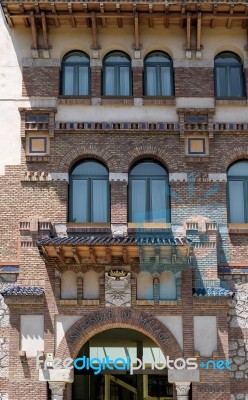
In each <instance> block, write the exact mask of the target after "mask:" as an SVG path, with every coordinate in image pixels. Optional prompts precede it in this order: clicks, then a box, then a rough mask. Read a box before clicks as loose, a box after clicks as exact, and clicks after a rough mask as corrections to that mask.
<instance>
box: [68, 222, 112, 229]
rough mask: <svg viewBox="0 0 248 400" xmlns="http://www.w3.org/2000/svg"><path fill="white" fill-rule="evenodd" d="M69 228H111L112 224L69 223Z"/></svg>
mask: <svg viewBox="0 0 248 400" xmlns="http://www.w3.org/2000/svg"><path fill="white" fill-rule="evenodd" d="M66 226H67V228H110V222H97V223H96V222H85V223H83V222H67V224H66Z"/></svg>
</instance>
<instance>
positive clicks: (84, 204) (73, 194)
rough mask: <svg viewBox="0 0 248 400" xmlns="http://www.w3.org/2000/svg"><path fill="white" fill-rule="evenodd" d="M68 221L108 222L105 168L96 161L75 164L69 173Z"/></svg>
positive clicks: (107, 181) (107, 193) (107, 186)
mask: <svg viewBox="0 0 248 400" xmlns="http://www.w3.org/2000/svg"><path fill="white" fill-rule="evenodd" d="M69 201H70V205H69V221H71V222H108V221H109V179H108V170H107V168H106V167H105V166H104V165H103V164H102V163H100V162H99V161H96V160H84V161H80V162H79V163H77V164H76V165H75V166H74V167H73V168H72V170H71V172H70V185H69Z"/></svg>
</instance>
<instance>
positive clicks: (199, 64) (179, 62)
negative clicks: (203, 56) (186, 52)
mask: <svg viewBox="0 0 248 400" xmlns="http://www.w3.org/2000/svg"><path fill="white" fill-rule="evenodd" d="M173 66H174V68H214V60H185V59H175V60H173Z"/></svg>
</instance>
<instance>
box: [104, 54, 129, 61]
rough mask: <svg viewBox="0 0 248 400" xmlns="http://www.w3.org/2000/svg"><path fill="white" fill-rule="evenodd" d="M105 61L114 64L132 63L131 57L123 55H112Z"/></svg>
mask: <svg viewBox="0 0 248 400" xmlns="http://www.w3.org/2000/svg"><path fill="white" fill-rule="evenodd" d="M105 61H106V62H108V63H109V62H113V63H122V62H124V63H126V62H129V63H130V59H129V57H128V56H127V55H126V54H123V53H112V54H110V55H109V56H107V57H106V58H105Z"/></svg>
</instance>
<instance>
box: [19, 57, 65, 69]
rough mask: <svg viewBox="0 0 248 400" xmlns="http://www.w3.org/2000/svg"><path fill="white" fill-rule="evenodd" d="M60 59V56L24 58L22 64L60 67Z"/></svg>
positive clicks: (26, 65) (25, 65)
mask: <svg viewBox="0 0 248 400" xmlns="http://www.w3.org/2000/svg"><path fill="white" fill-rule="evenodd" d="M60 63H61V62H60V59H59V58H35V59H34V58H23V59H22V66H23V67H33V68H37V67H38V68H40V67H60Z"/></svg>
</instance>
